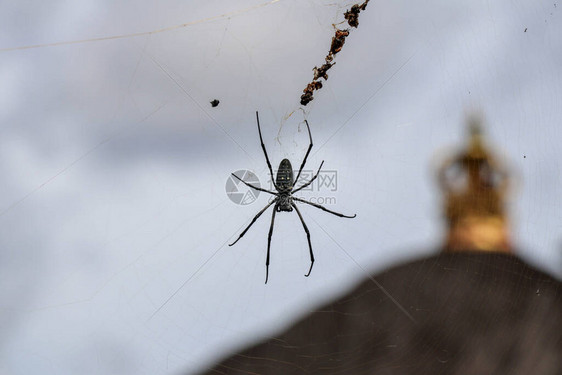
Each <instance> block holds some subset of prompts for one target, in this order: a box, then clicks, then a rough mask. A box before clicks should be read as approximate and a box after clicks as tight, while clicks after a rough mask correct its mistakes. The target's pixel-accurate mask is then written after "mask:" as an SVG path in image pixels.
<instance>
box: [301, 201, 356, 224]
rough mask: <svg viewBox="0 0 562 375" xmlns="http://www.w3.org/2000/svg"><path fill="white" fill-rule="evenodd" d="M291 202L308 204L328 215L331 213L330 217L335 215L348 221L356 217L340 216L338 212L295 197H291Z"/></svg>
mask: <svg viewBox="0 0 562 375" xmlns="http://www.w3.org/2000/svg"><path fill="white" fill-rule="evenodd" d="M293 200H295V201H299V202H302V203H306V204H309V205H311V206H314V207H316V208H319V209H321V210H323V211H326V212H329V213H331V214H332V215H336V216H339V217H347V218H349V219H353V218H354V217H355V216H357V215H356V214H354V215H353V216H347V215H344V214H340V213H339V212H335V211H331V210H328V209H327V208H326V207H324V206H321V205H319V204H316V203H312V202H309V201H305V200H304V199H300V198H297V197H293Z"/></svg>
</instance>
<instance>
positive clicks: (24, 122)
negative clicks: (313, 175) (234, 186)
mask: <svg viewBox="0 0 562 375" xmlns="http://www.w3.org/2000/svg"><path fill="white" fill-rule="evenodd" d="M352 4H353V3H344V2H334V1H320V0H309V1H301V0H298V1H297V0H277V1H275V0H273V1H265V0H236V1H209V0H206V1H202V0H190V1H177V0H164V1H160V2H142V1H141V2H133V1H121V2H113V1H86V0H84V1H74V2H67V1H58V0H53V1H49V2H40V1H35V0H32V1H27V2H8V3H6V2H4V3H2V4H0V22H1V23H2V25H3V27H2V30H0V82H1V84H0V124H1V129H2V133H1V134H2V136H1V137H0V172H1V175H2V181H1V182H0V298H1V301H2V302H1V303H0V332H1V334H0V372H2V373H3V374H4V373H5V374H28V373H38V372H41V373H44V374H74V373H77V372H80V373H83V374H109V373H111V374H169V373H170V374H174V373H180V372H186V371H187V372H192V371H195V370H196V369H200V368H204V367H205V366H206V365H207V364H209V363H210V362H211V361H212V360H214V359H217V358H218V357H220V356H222V355H224V354H225V353H226V352H228V351H229V350H232V349H235V348H239V347H240V346H241V345H244V344H245V343H248V342H252V341H253V340H256V339H257V338H260V337H266V336H267V335H269V334H272V332H275V330H278V329H280V328H282V327H284V326H285V325H287V324H289V322H290V321H291V319H294V318H296V317H298V316H301V315H302V314H305V313H306V312H309V311H311V310H313V309H314V308H315V306H318V304H320V303H322V301H325V300H327V299H328V298H331V297H334V296H337V295H339V294H341V293H343V292H344V291H345V290H347V289H348V288H349V287H351V286H352V285H354V284H355V283H356V282H357V281H358V280H360V279H361V278H363V277H365V276H366V275H368V274H369V273H371V272H377V271H380V270H382V269H385V268H387V267H390V266H392V265H395V264H398V263H400V262H403V261H406V260H408V259H416V258H420V257H423V256H428V255H430V254H433V253H434V252H435V249H436V248H437V246H438V245H439V244H440V243H441V241H442V236H443V222H442V219H441V211H440V210H441V196H440V194H439V191H438V187H437V184H436V182H435V171H436V170H437V168H438V167H439V165H440V162H442V161H443V160H444V159H445V158H446V157H447V156H449V155H450V154H451V152H453V151H454V150H457V149H458V148H459V147H462V146H463V145H464V141H465V139H466V122H467V116H469V115H470V114H473V113H478V114H479V115H480V116H481V117H482V119H483V125H484V132H485V135H486V140H487V141H488V143H489V144H490V145H491V147H493V150H494V151H495V153H496V155H497V157H498V158H499V159H500V160H502V162H503V163H504V164H505V165H506V167H507V168H508V169H509V171H510V172H511V175H512V178H513V179H512V185H511V189H510V192H511V194H510V196H509V200H508V202H507V208H508V210H509V213H510V220H511V231H512V239H513V242H514V244H515V248H516V252H517V255H518V256H521V257H522V258H524V259H525V260H527V261H528V262H529V263H531V264H533V265H535V266H536V267H538V268H540V269H542V270H544V271H545V272H548V273H550V274H553V275H555V276H557V277H558V278H561V277H562V198H561V197H562V195H561V194H560V193H559V192H560V191H561V187H562V178H561V166H560V163H559V161H560V160H562V149H561V148H560V147H559V144H560V141H561V140H562V130H560V124H562V106H561V105H560V103H561V102H562V69H561V68H562V50H561V49H560V47H559V46H560V45H562V22H561V19H560V17H561V15H560V7H561V5H560V4H558V3H557V1H553V0H551V1H533V2H525V1H513V0H512V1H507V0H502V1H494V2H489V1H479V0H477V1H471V2H461V1H444V0H428V1H419V2H414V3H412V2H409V1H403V0H399V1H392V2H390V1H389V2H382V1H371V2H370V3H369V6H368V7H367V9H366V10H365V11H364V12H362V13H361V15H360V18H359V27H358V28H357V29H353V30H351V32H350V35H349V37H348V38H347V41H346V44H345V46H344V47H343V49H342V51H341V52H340V53H339V54H338V55H337V57H336V59H335V61H336V65H335V66H334V67H333V68H332V69H331V70H330V71H329V79H328V81H327V82H326V83H325V85H324V87H323V88H322V89H321V90H320V91H317V92H316V94H315V99H314V101H313V102H312V103H310V104H309V105H308V106H306V107H302V106H301V105H300V104H299V100H300V95H301V93H302V90H303V89H304V88H305V87H306V84H307V83H308V82H310V80H311V79H312V75H313V73H312V68H313V67H314V66H318V65H320V64H322V63H323V59H324V56H325V55H326V54H327V52H328V50H329V48H330V43H331V37H332V36H333V33H334V28H333V24H337V23H339V22H341V21H342V20H343V13H344V12H345V10H346V9H348V8H349V7H350V5H352ZM340 27H343V25H340ZM94 39H99V40H94ZM59 42H72V43H59ZM23 47H32V48H23ZM213 99H218V100H219V101H220V104H219V105H218V106H217V107H212V106H211V105H210V103H209V102H210V101H212V100H213ZM256 111H259V113H260V120H261V126H262V133H263V137H264V143H265V144H266V147H267V149H268V153H269V157H270V159H271V161H272V164H273V165H274V168H275V167H276V166H277V165H278V164H279V162H280V161H281V160H282V159H283V158H288V159H290V160H291V161H292V163H293V166H295V167H296V166H298V165H299V164H300V161H301V160H302V158H303V156H304V154H305V152H306V149H307V147H308V136H307V133H306V127H305V125H304V119H307V121H308V122H309V124H310V128H311V132H312V137H313V140H314V147H313V149H312V152H311V154H310V156H309V158H308V161H307V164H306V167H305V172H306V173H310V172H311V171H313V170H316V169H317V168H318V166H319V165H320V163H321V162H322V161H324V165H323V169H324V170H325V171H326V174H325V176H326V177H325V178H324V179H323V181H324V182H325V184H324V185H323V186H318V185H313V190H312V191H309V192H305V191H303V193H302V196H303V197H306V198H308V199H315V200H316V201H322V202H325V203H326V205H327V207H329V208H330V209H332V210H335V211H338V212H342V213H345V214H357V217H356V218H354V219H344V218H339V217H336V216H333V215H330V214H328V213H326V212H322V211H320V210H317V209H315V208H313V207H309V206H307V207H302V208H301V212H302V214H303V218H304V220H305V221H306V222H307V225H308V227H309V229H310V232H311V240H312V245H313V248H314V252H315V258H316V262H315V264H314V268H313V270H312V273H311V275H310V277H308V278H305V277H304V274H305V273H306V272H307V271H308V268H309V265H310V257H309V252H308V248H307V242H306V235H305V233H304V231H303V228H302V225H301V223H300V221H299V219H298V216H297V215H295V213H294V212H293V213H285V212H283V213H279V214H278V215H277V217H276V223H275V229H274V232H273V238H272V245H271V263H270V267H269V281H268V283H267V285H265V284H264V279H265V256H266V248H267V232H268V230H269V225H270V213H269V212H267V213H265V214H264V215H263V216H262V217H261V218H260V219H259V220H258V221H257V222H256V224H255V225H254V226H253V227H252V228H251V229H250V230H249V231H248V233H247V234H246V235H245V236H244V237H243V238H242V239H241V240H240V241H239V242H238V243H237V244H236V245H235V246H232V247H229V246H227V244H228V243H230V242H232V241H233V240H234V239H236V237H237V236H238V234H239V233H240V231H241V230H242V229H243V228H244V226H246V225H248V224H249V222H250V220H251V218H252V217H253V216H254V215H255V214H256V213H257V212H258V211H259V210H260V209H261V208H262V207H264V206H265V205H266V204H267V203H268V197H267V196H266V195H267V194H265V193H264V194H260V195H259V196H258V197H257V199H256V200H255V202H252V203H250V204H246V205H240V204H236V203H234V202H232V201H231V200H230V198H229V196H228V195H227V193H226V191H225V186H226V185H227V181H228V179H229V176H230V173H232V172H235V171H239V170H250V171H252V172H253V173H254V174H255V175H256V176H257V177H258V179H259V180H260V183H261V185H262V186H264V187H268V170H267V166H266V164H265V160H264V157H263V153H262V150H261V147H260V143H259V137H258V133H257V129H256V122H255V112H256ZM330 179H333V180H332V181H334V182H333V183H330ZM398 313H400V312H399V311H397V314H398Z"/></svg>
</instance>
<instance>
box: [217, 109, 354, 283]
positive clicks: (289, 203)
mask: <svg viewBox="0 0 562 375" xmlns="http://www.w3.org/2000/svg"><path fill="white" fill-rule="evenodd" d="M256 120H257V123H258V133H259V135H260V142H261V147H262V149H263V153H264V155H265V161H266V162H267V167H268V168H269V173H271V177H273V170H272V169H271V163H270V162H269V157H268V156H267V151H266V149H265V145H264V143H263V138H262V135H261V127H260V118H259V115H258V112H257V111H256ZM304 122H305V123H306V128H307V129H308V138H309V139H310V145H309V146H308V150H307V151H306V154H305V155H304V159H303V161H302V163H301V166H300V168H299V172H298V173H297V178H293V167H292V165H291V162H290V161H289V160H288V159H283V160H282V161H281V163H280V164H279V169H278V170H277V176H276V178H275V180H274V181H273V186H274V187H275V190H276V191H275V192H274V191H270V190H266V189H262V188H260V187H257V186H254V185H252V184H250V183H248V182H246V181H244V180H242V179H241V178H240V177H238V176H236V175H235V174H234V173H233V174H232V175H233V176H234V177H236V178H237V179H238V180H240V181H241V182H242V183H244V184H245V185H246V186H249V187H250V188H252V189H256V190H259V191H263V192H266V193H269V194H272V195H275V199H273V200H272V201H271V202H270V203H268V204H267V206H265V207H264V208H263V209H262V210H261V211H260V212H258V213H257V215H256V216H254V218H253V219H252V221H251V222H250V224H249V225H248V226H247V227H246V229H244V230H243V231H242V233H240V235H239V236H238V238H237V239H236V241H234V242H233V243H231V244H229V245H228V246H232V245H234V244H235V243H236V242H238V240H239V239H240V238H242V236H244V235H245V234H246V232H247V231H248V229H250V227H251V226H252V225H253V224H254V223H255V222H256V220H257V219H258V218H259V217H260V216H261V215H262V214H263V213H264V212H265V211H266V210H267V209H268V208H269V207H270V206H271V205H273V204H274V205H275V206H274V208H273V214H272V216H271V225H270V227H269V234H268V236H267V256H266V261H265V283H266V284H267V279H268V277H269V250H270V247H271V235H272V234H273V225H274V223H275V214H276V213H277V212H281V211H286V212H292V211H293V209H295V211H296V212H297V215H299V219H300V221H301V223H302V226H303V228H304V231H305V233H306V238H307V240H308V249H309V250H310V269H309V270H308V273H307V274H306V275H304V276H306V277H308V276H309V275H310V272H312V266H313V265H314V253H313V251H312V244H311V242H310V232H309V230H308V227H307V226H306V223H305V222H304V219H303V217H302V214H301V212H300V211H299V209H298V207H297V205H296V204H295V202H294V201H297V202H301V203H306V204H308V205H311V206H313V207H316V208H319V209H321V210H323V211H326V212H329V213H331V214H333V215H336V216H339V217H346V218H350V219H352V218H354V217H355V216H357V215H353V216H347V215H344V214H340V213H338V212H335V211H331V210H329V209H327V208H326V207H324V206H321V205H319V204H316V203H312V202H308V201H306V200H304V199H300V198H297V197H294V196H293V194H295V193H296V192H298V191H300V190H302V189H304V188H305V187H307V186H309V185H310V184H312V183H313V182H314V180H316V178H317V177H318V174H319V173H320V169H321V168H322V165H323V164H324V161H322V163H320V167H318V172H316V174H315V175H314V176H313V177H312V179H311V180H310V181H308V182H306V183H305V184H303V185H302V186H300V187H298V188H296V189H295V186H294V184H295V182H296V181H298V180H299V177H300V175H301V172H302V169H303V168H304V165H305V163H306V159H307V158H308V155H309V154H310V150H312V135H311V133H310V126H309V125H308V121H306V120H304Z"/></svg>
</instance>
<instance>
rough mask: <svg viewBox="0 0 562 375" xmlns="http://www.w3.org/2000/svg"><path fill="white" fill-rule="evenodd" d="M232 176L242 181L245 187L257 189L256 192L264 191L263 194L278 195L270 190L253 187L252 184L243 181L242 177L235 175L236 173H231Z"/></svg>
mask: <svg viewBox="0 0 562 375" xmlns="http://www.w3.org/2000/svg"><path fill="white" fill-rule="evenodd" d="M231 175H233V176H234V177H236V178H237V179H238V180H240V181H242V183H244V185H246V186H249V187H251V188H252V189H256V190H259V191H263V192H266V193H269V194H273V195H277V193H274V192H272V191H269V190H266V189H262V188H259V187H257V186H254V185H252V184H250V183H248V182H246V181H244V180H243V179H241V178H240V177H238V176H237V175H235V174H234V173H231Z"/></svg>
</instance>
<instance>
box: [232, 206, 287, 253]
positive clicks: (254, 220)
mask: <svg viewBox="0 0 562 375" xmlns="http://www.w3.org/2000/svg"><path fill="white" fill-rule="evenodd" d="M275 202H277V198H275V199H274V200H272V201H271V202H270V203H268V205H267V206H265V207H264V208H263V209H262V210H261V211H260V212H258V214H257V215H256V216H254V218H253V219H252V222H251V223H250V225H248V226H247V227H246V229H244V230H243V231H242V233H240V236H238V238H237V239H236V241H234V242H233V243H231V244H229V245H228V246H232V245H234V244H235V243H236V242H238V240H239V239H241V238H242V236H243V235H245V234H246V232H247V231H248V229H250V227H251V226H252V225H253V224H254V223H255V222H256V220H257V219H258V217H260V216H261V214H263V213H264V212H265V210H267V209H268V208H269V206H271V205H272V204H273V203H275Z"/></svg>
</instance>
